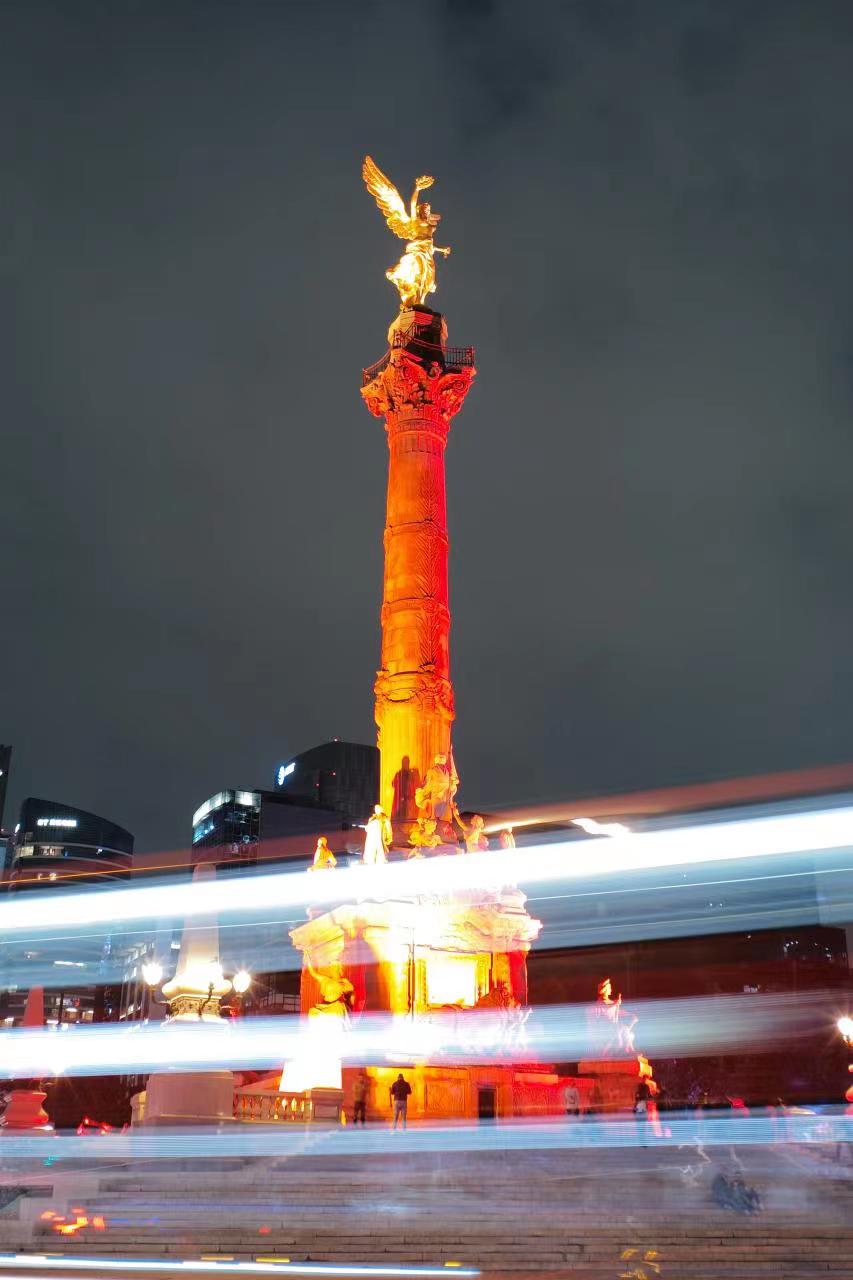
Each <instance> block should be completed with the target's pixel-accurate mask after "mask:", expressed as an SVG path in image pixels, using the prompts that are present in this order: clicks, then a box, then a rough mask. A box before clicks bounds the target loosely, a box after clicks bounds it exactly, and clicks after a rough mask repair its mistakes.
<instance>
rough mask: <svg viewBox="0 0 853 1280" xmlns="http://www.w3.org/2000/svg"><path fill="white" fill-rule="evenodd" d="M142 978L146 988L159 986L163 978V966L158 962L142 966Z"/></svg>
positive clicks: (152, 961)
mask: <svg viewBox="0 0 853 1280" xmlns="http://www.w3.org/2000/svg"><path fill="white" fill-rule="evenodd" d="M142 977H143V980H144V982H145V984H146V986H149V987H157V986H159V985H160V979H161V978H162V977H163V966H162V965H159V964H157V962H156V960H151V961H149V962H148V964H144V965H143V966H142Z"/></svg>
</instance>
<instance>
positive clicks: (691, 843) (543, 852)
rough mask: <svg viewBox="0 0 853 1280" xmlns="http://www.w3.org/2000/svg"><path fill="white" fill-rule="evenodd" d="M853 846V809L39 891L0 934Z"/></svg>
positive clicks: (19, 905) (9, 907)
mask: <svg viewBox="0 0 853 1280" xmlns="http://www.w3.org/2000/svg"><path fill="white" fill-rule="evenodd" d="M851 846H853V807H851V806H845V807H842V808H834V809H828V810H818V811H811V812H806V813H795V814H782V815H775V816H773V817H762V818H751V819H743V820H739V821H733V822H715V823H708V824H705V825H701V826H694V827H679V828H673V829H670V830H666V831H648V832H631V833H628V834H627V835H623V836H620V835H616V836H613V837H611V838H610V839H608V840H601V839H593V840H591V841H584V840H574V841H564V842H561V843H558V844H548V845H540V846H535V847H525V848H522V849H513V850H506V849H496V850H490V851H489V852H488V853H476V854H464V855H450V856H446V857H438V858H418V859H413V860H411V861H408V862H394V863H389V864H386V865H384V866H362V865H360V864H359V865H356V866H352V867H346V868H344V867H339V868H337V869H336V870H334V871H328V872H325V871H324V872H321V873H317V872H310V871H302V872H296V873H294V872H277V873H274V874H270V875H258V876H255V875H251V876H240V877H236V878H226V879H218V880H211V881H208V882H206V883H201V884H199V883H192V882H186V881H185V882H182V883H180V884H176V883H174V882H172V883H171V884H157V885H142V886H139V887H136V886H134V887H131V888H122V889H116V888H112V889H108V890H105V889H97V890H94V891H87V890H80V891H77V892H74V893H62V892H59V893H55V894H54V893H51V894H50V895H47V894H44V893H39V894H35V895H32V896H29V895H28V896H26V897H25V896H23V895H21V896H20V898H17V899H13V900H11V901H8V902H6V903H4V904H3V905H2V906H0V935H8V934H11V933H15V932H18V933H19V932H21V931H22V930H28V931H36V932H43V931H45V930H50V929H56V928H58V927H62V928H66V929H67V927H68V922H69V920H74V921H75V923H76V927H77V929H78V930H82V929H85V928H89V929H92V928H96V927H97V926H102V927H104V926H113V925H115V924H116V923H118V922H119V921H141V920H150V919H164V918H166V919H176V918H178V919H189V918H192V917H193V916H203V915H209V914H213V915H216V914H227V915H228V916H229V917H233V916H234V915H235V914H252V913H257V912H259V911H269V910H270V909H282V908H298V907H304V906H308V905H312V906H322V905H333V904H337V903H340V902H353V901H354V902H360V901H370V900H372V901H376V900H379V901H388V900H393V899H398V898H409V899H411V898H413V897H415V898H416V897H420V896H430V895H435V894H441V895H450V894H458V893H466V892H467V893H470V892H476V891H482V892H498V891H500V889H501V888H503V887H505V886H507V885H512V884H521V885H524V886H525V887H528V886H531V885H534V884H537V883H543V882H548V881H564V882H567V883H568V882H572V881H575V880H582V879H584V878H586V877H588V876H590V875H615V874H619V873H622V874H625V873H629V874H630V873H631V872H635V871H639V870H648V869H651V868H662V867H677V866H687V865H691V864H696V863H718V862H725V861H729V860H732V859H745V858H760V857H767V856H770V855H774V854H775V855H781V854H792V853H803V852H814V853H820V852H823V851H827V850H831V849H847V848H850V847H851Z"/></svg>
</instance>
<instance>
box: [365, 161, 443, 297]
mask: <svg viewBox="0 0 853 1280" xmlns="http://www.w3.org/2000/svg"><path fill="white" fill-rule="evenodd" d="M361 176H362V177H363V178H364V183H365V186H366V187H367V189H368V191H369V192H370V194H371V195H372V196H373V198H374V200H375V201H376V203H377V205H378V207H379V210H380V212H381V213H382V214H383V215H384V218H385V221H386V223H387V224H388V227H389V228H390V230H391V231H393V232H394V235H395V236H399V237H400V239H401V240H407V241H408V244H407V245H406V251H405V253H404V254H403V256H402V258H401V259H400V261H399V262H398V263H397V265H396V267H391V268H389V270H388V271H386V272H385V275H386V276H387V278H388V279H389V280H390V281H391V283H392V284H393V285H394V286H395V288H396V289H397V291H398V292H399V294H400V309H401V310H406V309H408V308H409V307H414V306H423V305H424V303H425V302H426V299H427V296H428V295H429V294H430V293H435V261H434V254H436V253H443V254H444V256H445V257H447V255H448V254H449V253H450V250H449V249H439V248H438V247H437V246H435V245H434V244H433V242H432V238H433V235H434V233H435V229H436V227H437V226H438V224H439V222H440V220H441V215H440V214H438V213H433V212H432V209H431V208H430V206H429V205H428V204H420V203H419V201H418V197H419V195H420V193H421V191H425V190H426V188H427V187H431V186H432V184H433V182H434V181H435V179H434V178H431V177H429V175H427V174H425V175H424V176H423V177H420V178H416V179H415V186H414V191H413V192H412V199H411V201H410V205H409V208H408V209H406V206H405V204H404V203H403V198H402V196H401V195H400V192H399V191H398V190H397V188H396V187H395V186H394V184H393V182H391V180H390V179H389V178H386V176H385V174H384V173H383V172H382V170H381V169H380V168H379V166H378V165H377V164H376V162H375V161H374V160H372V159H371V157H370V156H365V157H364V164H363V165H362V167H361Z"/></svg>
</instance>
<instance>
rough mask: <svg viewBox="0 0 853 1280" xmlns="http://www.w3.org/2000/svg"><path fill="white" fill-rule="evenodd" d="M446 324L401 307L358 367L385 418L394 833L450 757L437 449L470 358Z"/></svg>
mask: <svg viewBox="0 0 853 1280" xmlns="http://www.w3.org/2000/svg"><path fill="white" fill-rule="evenodd" d="M446 337H447V327H446V325H445V323H444V318H443V317H442V316H441V315H439V314H438V313H437V312H434V311H431V310H430V309H429V308H428V307H416V308H414V309H412V310H410V311H402V312H401V313H400V315H399V316H398V317H397V319H396V320H395V321H394V323H393V324H392V326H391V328H390V330H389V332H388V341H389V346H390V350H389V354H388V355H387V356H386V357H385V358H384V359H383V360H381V361H380V362H379V364H378V365H375V366H374V367H373V368H372V369H368V370H365V375H364V381H365V385H364V386H363V387H362V395H363V397H364V400H365V403H366V405H367V407H368V409H369V410H370V412H371V413H372V414H374V415H375V416H376V417H378V418H384V419H385V430H386V434H387V439H388V450H389V464H388V500H387V507H386V519H385V538H384V542H385V571H384V580H383V595H382V665H381V667H380V669H379V671H378V673H377V677H376V684H375V687H374V693H375V697H376V704H375V715H376V725H377V728H378V744H379V749H380V757H381V772H380V784H379V790H380V794H379V799H380V803H381V804H382V806H383V808H384V809H385V810H386V812H387V813H389V814H390V815H391V817H392V818H393V819H394V820H395V823H396V824H397V825H396V831H397V833H398V834H402V833H404V832H405V829H406V825H405V824H407V823H409V822H411V820H412V819H414V817H415V816H416V815H415V809H414V792H415V787H416V786H418V785H419V783H420V782H421V781H422V779H423V777H424V774H425V772H426V770H427V768H428V767H429V766H430V765H431V764H432V762H433V758H434V757H435V755H436V754H437V753H439V752H443V753H444V754H449V752H450V735H451V726H452V724H453V717H454V707H453V685H452V683H451V679H450V650H449V639H450V606H449V596H448V574H447V561H448V549H449V542H448V536H447V503H446V496H445V476H444V450H445V446H446V444H447V436H448V432H449V430H450V422H451V419H452V418H453V416H454V414H455V413H457V412H458V410H459V409H460V408H461V407H462V402H463V400H464V399H465V396H466V394H467V392H468V388H469V387H470V385H471V380H472V378H473V376H474V373H475V370H474V365H473V353H472V352H471V351H470V349H467V350H457V351H452V350H449V349H448V348H447V346H446Z"/></svg>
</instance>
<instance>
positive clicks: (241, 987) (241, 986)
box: [231, 969, 252, 996]
mask: <svg viewBox="0 0 853 1280" xmlns="http://www.w3.org/2000/svg"><path fill="white" fill-rule="evenodd" d="M231 985H232V987H233V988H234V990H235V991H236V992H237V995H238V996H244V995H245V994H246V992H247V991H248V990H249V987H250V986H251V985H252V975H251V974H250V973H248V972H247V971H246V970H245V969H240V970H238V972H237V973H235V974H234V977H233V978H232V980H231Z"/></svg>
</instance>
